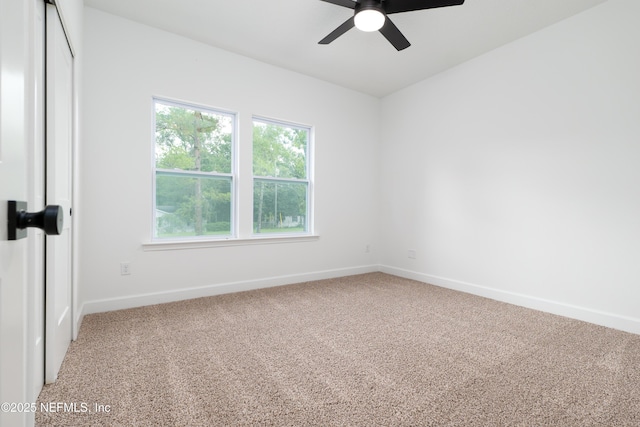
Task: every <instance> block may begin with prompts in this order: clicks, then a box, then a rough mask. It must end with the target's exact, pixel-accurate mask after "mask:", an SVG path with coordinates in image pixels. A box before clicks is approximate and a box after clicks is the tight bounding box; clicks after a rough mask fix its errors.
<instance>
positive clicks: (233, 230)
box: [151, 96, 238, 244]
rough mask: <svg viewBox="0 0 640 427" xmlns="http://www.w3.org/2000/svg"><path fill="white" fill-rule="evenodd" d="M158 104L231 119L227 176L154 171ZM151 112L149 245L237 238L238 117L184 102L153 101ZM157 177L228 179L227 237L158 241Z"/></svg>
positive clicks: (171, 238) (165, 239) (225, 174)
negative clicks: (229, 191)
mask: <svg viewBox="0 0 640 427" xmlns="http://www.w3.org/2000/svg"><path fill="white" fill-rule="evenodd" d="M157 103H160V104H162V105H167V106H173V107H179V108H188V109H192V110H200V111H203V112H207V113H211V114H215V115H221V116H227V117H230V118H231V119H232V125H231V132H232V134H231V173H220V172H202V171H184V170H178V171H176V170H171V169H161V168H157V167H156V104H157ZM151 111H152V128H151V129H152V132H151V139H152V150H151V170H152V177H153V178H152V182H153V188H152V193H151V194H152V197H153V202H152V207H151V209H152V216H151V218H152V221H151V244H154V243H159V244H165V243H175V242H176V241H180V242H183V243H187V242H202V241H224V240H229V239H235V238H237V236H238V214H237V212H238V209H237V200H238V196H237V194H238V165H237V158H238V156H237V150H238V147H237V146H238V144H237V141H238V114H237V113H235V112H233V111H229V110H224V109H220V108H215V107H209V106H204V105H200V104H196V103H193V102H184V101H176V100H171V99H167V98H162V97H155V96H154V97H153V98H152V103H151ZM158 173H160V174H161V175H172V176H181V177H197V176H206V177H221V178H229V179H231V200H230V203H231V206H230V223H231V224H230V234H225V235H220V236H216V235H211V234H209V235H202V236H188V237H158V236H157V233H156V231H157V230H156V227H157V217H156V212H157V207H156V182H157V177H158Z"/></svg>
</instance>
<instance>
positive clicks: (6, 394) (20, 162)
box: [0, 0, 33, 426]
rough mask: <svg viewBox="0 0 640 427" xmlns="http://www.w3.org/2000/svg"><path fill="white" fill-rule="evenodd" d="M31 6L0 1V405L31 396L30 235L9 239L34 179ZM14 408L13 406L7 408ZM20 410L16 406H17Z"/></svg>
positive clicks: (10, 418)
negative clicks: (14, 213) (13, 204)
mask: <svg viewBox="0 0 640 427" xmlns="http://www.w3.org/2000/svg"><path fill="white" fill-rule="evenodd" d="M28 7H29V5H28V4H27V3H26V2H25V1H24V0H0V404H3V405H4V404H5V402H6V403H9V404H13V403H15V404H17V403H18V402H21V401H24V402H30V401H31V400H32V398H33V396H32V395H31V394H32V382H31V381H29V380H28V377H29V375H30V374H29V373H30V372H31V371H32V369H31V368H32V365H31V361H33V357H32V355H33V353H32V352H31V351H29V349H32V348H33V347H32V344H31V343H30V342H29V338H28V337H29V335H30V333H29V326H28V325H29V324H30V319H29V318H28V307H29V303H30V302H31V298H30V294H29V292H28V279H27V271H28V269H29V267H30V266H29V264H28V262H27V261H28V253H29V250H30V249H29V239H21V240H14V241H8V240H7V238H8V236H7V225H6V224H7V201H8V200H18V201H25V200H27V197H28V192H29V186H30V182H31V179H32V177H31V176H30V175H29V174H28V172H27V171H28V170H29V153H28V150H29V141H31V140H32V139H31V137H30V130H29V121H30V119H29V117H30V112H32V111H33V105H32V103H31V100H30V98H29V96H27V94H28V92H29V91H28V87H29V79H30V77H29V76H30V75H31V71H30V70H31V64H30V62H29V61H30V60H29V55H28V51H29V40H30V39H29V36H28V33H27V32H25V28H26V27H28V26H30V23H31V22H30V17H31V16H32V15H30V12H29V10H30V9H29V8H28ZM5 409H6V408H5V406H3V408H2V410H0V426H26V425H29V424H32V422H33V414H29V413H28V412H26V411H21V412H20V411H16V412H11V411H9V412H7V411H5ZM9 409H12V408H9ZM15 409H19V408H15Z"/></svg>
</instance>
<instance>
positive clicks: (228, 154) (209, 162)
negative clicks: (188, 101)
mask: <svg viewBox="0 0 640 427" xmlns="http://www.w3.org/2000/svg"><path fill="white" fill-rule="evenodd" d="M154 108H155V145H154V148H155V150H154V151H155V162H154V167H155V192H154V193H155V194H154V196H155V197H154V238H184V237H200V236H206V237H208V238H211V237H223V238H228V237H230V236H232V235H234V230H235V228H234V224H233V206H234V202H233V201H234V175H235V171H234V161H233V157H234V154H233V152H234V144H235V142H234V140H235V135H234V133H235V132H234V130H235V115H233V114H231V113H227V112H222V111H214V110H210V109H206V108H200V107H196V106H193V105H183V104H179V103H175V102H169V101H162V100H158V99H156V100H154Z"/></svg>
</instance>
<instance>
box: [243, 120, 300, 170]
mask: <svg viewBox="0 0 640 427" xmlns="http://www.w3.org/2000/svg"><path fill="white" fill-rule="evenodd" d="M308 142H309V130H308V129H301V128H295V127H292V126H287V125H278V124H273V123H266V122H261V121H255V120H254V122H253V175H255V176H264V177H273V178H296V179H306V178H307V146H308Z"/></svg>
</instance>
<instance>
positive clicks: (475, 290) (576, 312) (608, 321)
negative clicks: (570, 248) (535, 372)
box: [379, 265, 640, 334]
mask: <svg viewBox="0 0 640 427" xmlns="http://www.w3.org/2000/svg"><path fill="white" fill-rule="evenodd" d="M379 267H380V270H379V271H381V272H383V273H387V274H392V275H394V276H400V277H404V278H407V279H413V280H417V281H419V282H424V283H428V284H431V285H435V286H440V287H442V288H447V289H453V290H456V291H461V292H466V293H469V294H473V295H478V296H481V297H485V298H490V299H493V300H497V301H502V302H506V303H509V304H514V305H518V306H521V307H526V308H531V309H534V310H539V311H544V312H547V313H552V314H557V315H559V316H564V317H569V318H572V319H577V320H582V321H585V322H589V323H593V324H596V325H600V326H606V327H608V328H613V329H618V330H621V331H625V332H631V333H633V334H640V319H639V318H633V317H627V316H620V315H617V314H613V313H606V312H603V311H598V310H593V309H589V308H584V307H578V306H575V305H570V304H564V303H559V302H556V301H551V300H546V299H543V298H537V297H532V296H529V295H524V294H519V293H515V292H508V291H503V290H500V289H495V288H489V287H486V286H480V285H476V284H473V283H467V282H462V281H459V280H453V279H447V278H445V277H438V276H432V275H430V274H424V273H418V272H415V271H410V270H404V269H401V268H396V267H390V266H386V265H380V266H379Z"/></svg>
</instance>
